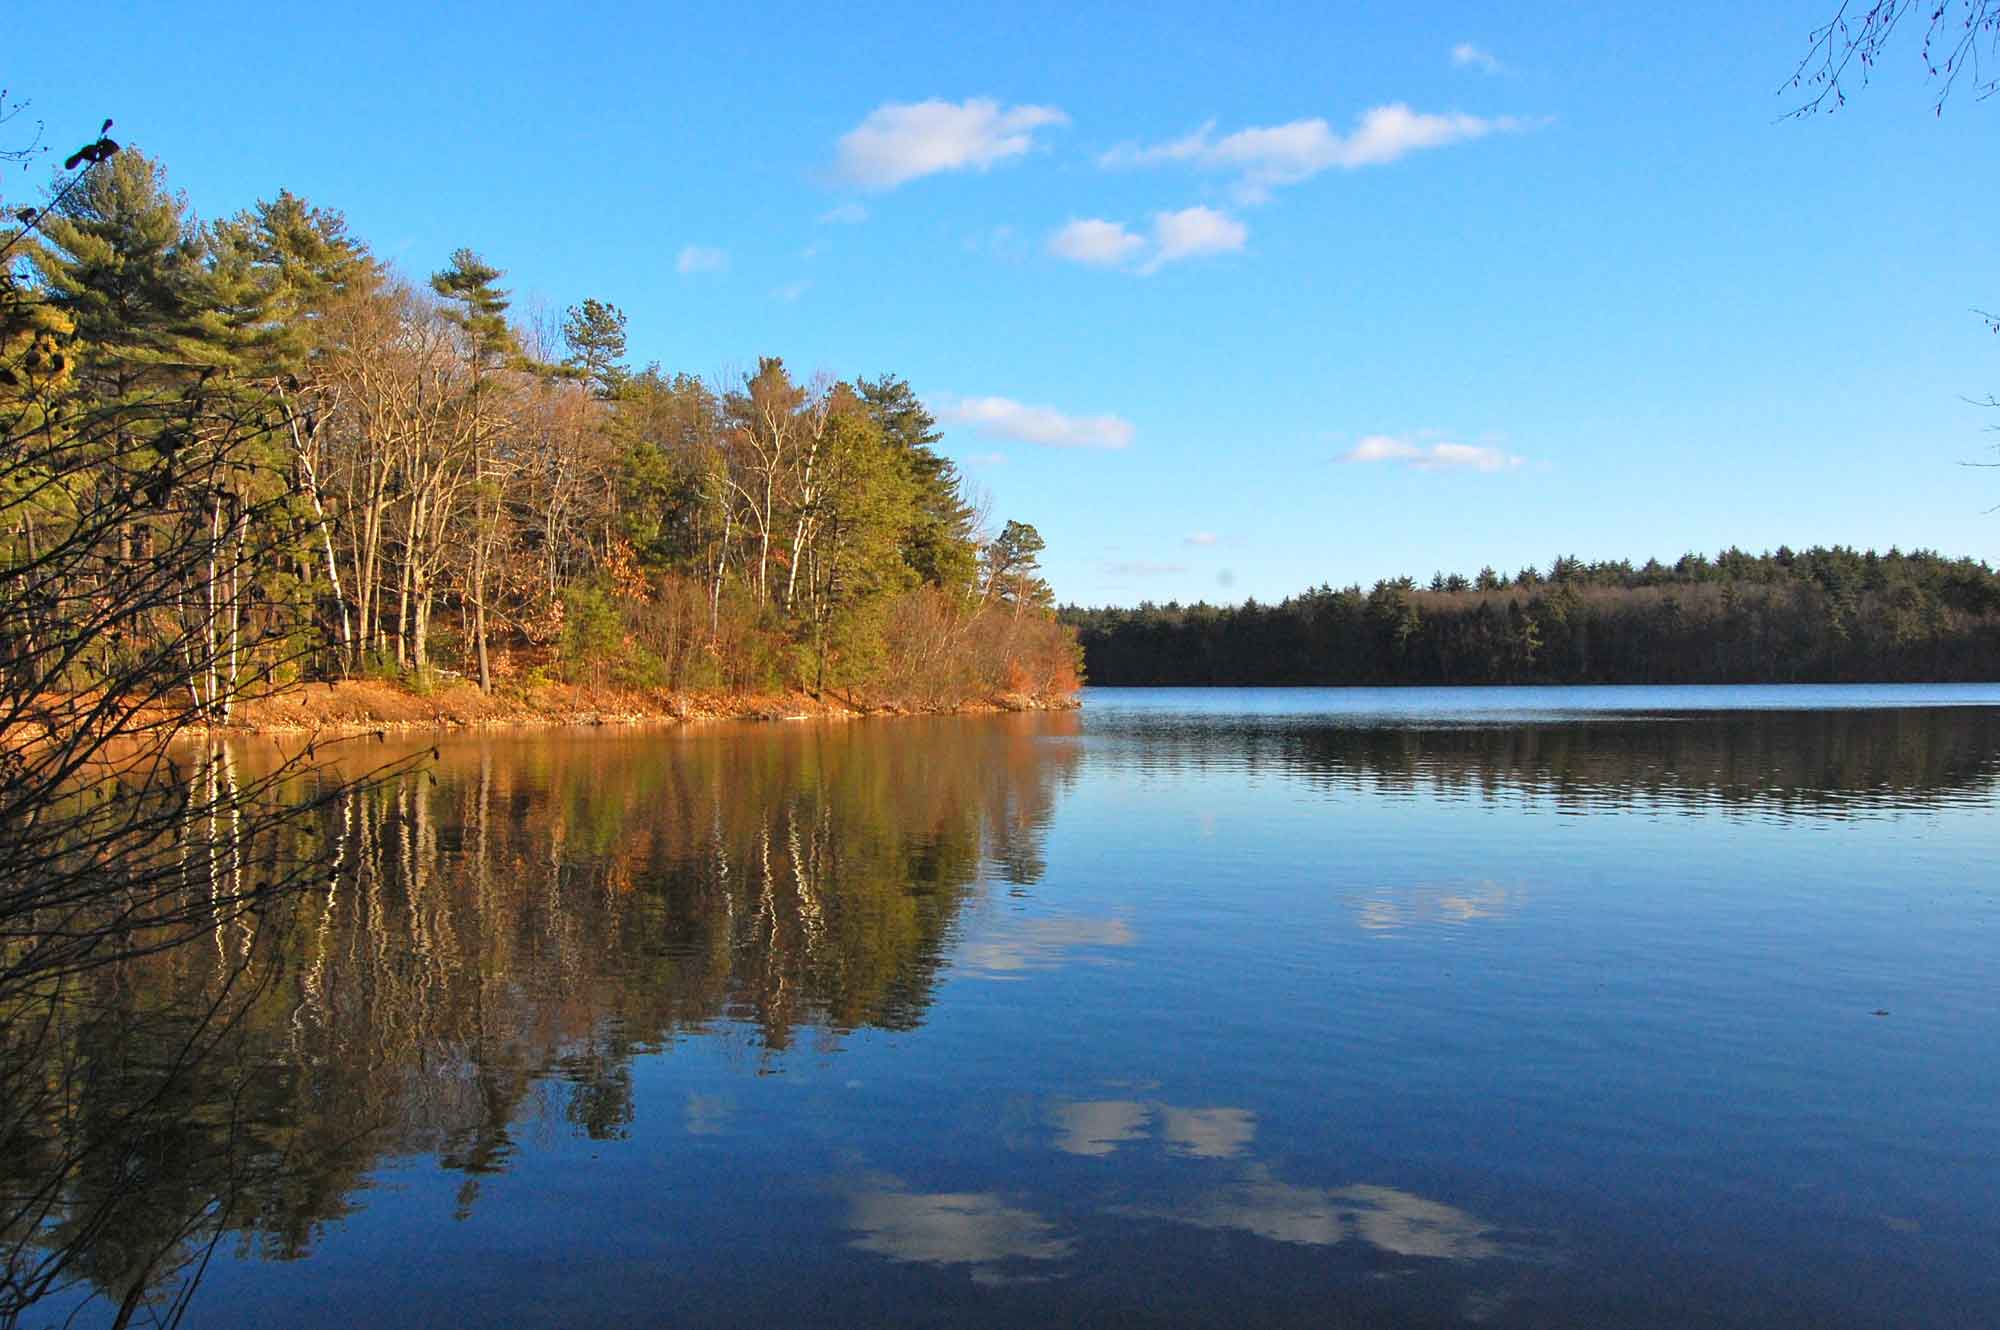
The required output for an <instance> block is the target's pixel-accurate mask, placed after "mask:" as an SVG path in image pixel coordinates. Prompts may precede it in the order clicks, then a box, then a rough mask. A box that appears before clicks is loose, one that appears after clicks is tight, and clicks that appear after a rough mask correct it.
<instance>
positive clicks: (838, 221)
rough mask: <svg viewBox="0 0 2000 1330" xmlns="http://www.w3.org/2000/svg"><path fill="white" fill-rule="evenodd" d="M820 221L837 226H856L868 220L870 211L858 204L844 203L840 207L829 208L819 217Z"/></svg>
mask: <svg viewBox="0 0 2000 1330" xmlns="http://www.w3.org/2000/svg"><path fill="white" fill-rule="evenodd" d="M819 219H820V220H821V221H822V222H829V223H832V224H833V225H835V226H856V225H859V224H860V223H862V222H865V221H867V220H868V209H866V208H864V207H862V206H861V205H860V204H858V203H843V204H841V205H840V206H839V207H835V208H828V209H827V210H826V211H825V212H823V213H821V214H820V215H819Z"/></svg>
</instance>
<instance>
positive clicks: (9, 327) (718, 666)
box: [0, 140, 1076, 717]
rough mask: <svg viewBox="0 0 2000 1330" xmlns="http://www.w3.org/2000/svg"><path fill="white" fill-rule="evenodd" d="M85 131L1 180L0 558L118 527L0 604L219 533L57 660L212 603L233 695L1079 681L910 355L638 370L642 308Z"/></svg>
mask: <svg viewBox="0 0 2000 1330" xmlns="http://www.w3.org/2000/svg"><path fill="white" fill-rule="evenodd" d="M106 142H107V143H108V140H107V141H106ZM113 149H115V145H113ZM72 165H73V166H74V167H75V168H77V169H74V170H72V171H71V172H70V173H69V174H68V175H66V176H60V177H58V182H57V185H56V186H55V187H53V188H52V189H51V191H50V197H49V198H48V199H47V201H45V202H44V203H43V204H42V206H40V207H34V208H9V209H8V210H7V211H6V213H5V214H4V215H0V246H4V247H5V250H4V257H3V258H0V285H4V294H5V299H4V300H0V311H4V326H0V433H4V439H0V442H4V445H5V446H4V449H0V515H4V523H0V566H4V567H5V568H8V569H11V570H15V571H17V572H19V571H22V570H33V569H36V568H37V567H39V566H41V565H42V564H43V563H44V562H45V561H44V554H45V552H46V551H47V550H48V549H50V548H52V547H62V546H63V545H64V543H65V542H69V543H70V544H73V543H74V541H75V539H76V537H77V534H78V533H79V532H85V533H88V535H89V538H90V541H91V544H92V548H91V550H90V552H89V557H85V558H77V559H72V560H70V561H69V562H68V563H67V564H66V565H65V566H64V575H63V577H62V579H60V584H57V582H56V581H53V580H51V579H49V578H45V577H44V578H39V579H38V578H36V577H34V576H30V575H28V574H27V573H26V572H24V573H23V575H22V576H21V577H16V578H13V579H12V581H11V585H13V586H14V587H16V588H18V589H20V590H21V594H20V595H19V596H16V597H12V598H11V599H10V600H9V602H8V603H7V604H6V605H5V606H0V610H4V613H5V614H6V616H7V617H8V620H9V621H8V622H6V623H5V624H0V632H4V634H5V635H6V637H8V638H9V639H11V640H15V641H26V640H30V639H32V638H33V637H35V636H37V635H40V636H43V637H47V636H49V635H50V634H51V632H52V631H53V629H52V625H51V623H50V622H49V621H48V620H49V619H50V616H55V617H57V618H61V617H62V616H69V617H71V618H75V617H77V616H87V615H89V614H90V613H92V612H93V607H94V606H97V605H100V604H101V603H102V602H103V601H104V600H105V598H106V597H107V596H109V595H112V594H113V593H114V592H115V589H116V587H117V586H118V584H119V579H120V578H121V577H125V576H129V570H130V569H131V568H132V567H134V566H138V565H142V564H146V563H148V562H149V561H150V562H155V563H157V562H158V561H160V560H162V559H163V558H164V559H166V560H167V561H168V562H169V563H171V562H173V550H174V549H178V548H185V546H186V541H185V540H183V539H181V536H182V535H184V534H185V533H183V532H181V531H180V529H179V528H181V527H192V528H198V529H199V530H200V532H201V533H202V534H203V539H204V541H205V542H206V545H208V546H213V547H215V548H217V549H219V550H221V551H223V552H224V553H225V554H226V555H227V556H228V557H227V558H224V559H221V560H216V561H210V560H205V559H204V560H203V561H200V562H199V565H198V566H194V567H190V568H188V569H186V570H185V575H182V574H180V573H177V574H176V578H177V581H176V584H175V586H174V587H173V589H172V594H171V595H169V596H168V597H167V598H166V603H165V604H163V605H162V606H161V607H160V608H159V612H158V613H157V614H156V615H153V616H152V618H151V619H149V620H148V622H147V623H135V624H129V625H125V627H126V628H128V629H130V630H131V631H128V632H125V633H122V634H120V635H117V636H110V635H107V636H104V637H102V638H100V639H98V640H95V641H93V642H92V643H91V645H90V648H89V649H88V650H86V651H82V652H79V653H77V654H76V655H75V657H74V658H73V659H70V660H67V661H66V662H65V663H64V668H63V671H62V677H61V679H60V680H59V681H58V682H60V683H61V684H62V685H64V686H65V687H67V688H70V689H73V690H89V689H91V688H93V687H94V686H97V685H98V684H100V683H101V682H103V681H105V680H111V679H116V678H118V677H119V675H120V661H121V658H122V657H124V656H129V655H131V654H133V653H142V652H145V651H147V650H148V649H150V648H152V647H155V646H157V645H158V643H160V642H163V641H176V640H180V638H182V637H185V636H187V635H190V634H192V635H193V636H194V637H197V638H199V639H200V640H201V642H202V644H203V650H202V651H201V652H200V653H198V655H199V660H198V661H196V662H195V665H198V668H195V667H191V668H190V670H189V672H188V677H187V679H186V680H185V682H186V686H187V691H188V694H189V698H190V700H191V701H192V703H193V704H194V705H195V706H196V707H197V708H198V709H200V710H202V711H203V712H204V713H205V714H219V715H221V716H224V717H226V716H227V714H228V710H229V706H230V703H231V700H232V699H233V698H234V697H235V696H237V695H238V692H239V691H240V688H241V686H242V685H243V684H244V683H245V681H247V680H251V679H265V680H275V681H277V682H283V681H285V680H288V679H292V678H297V677H301V676H304V677H320V678H340V677H347V676H352V675H356V674H370V675H378V676H391V677H396V678H400V679H402V680H404V681H406V682H409V683H411V684H413V685H415V686H418V687H425V686H429V685H430V684H431V683H433V682H435V681H436V680H437V679H438V678H440V677H441V676H452V675H460V676H464V677H465V678H468V679H472V680H476V681H477V683H478V685H479V686H480V687H481V688H483V689H487V690H491V689H493V688H495V687H496V686H498V685H499V684H501V683H504V682H507V681H509V680H510V679H511V680H513V681H515V682H521V681H527V682H532V681H534V680H535V679H536V678H538V677H549V678H559V679H562V680H566V681H569V682H573V683H585V684H593V685H615V686H623V687H628V688H635V689H644V688H663V689H676V690H679V689H713V690H733V691H757V690H768V689H782V688H787V687H803V688H809V689H812V690H814V691H819V690H825V689H856V688H859V689H861V690H863V693H864V695H866V694H868V693H871V692H872V693H874V694H876V695H878V696H886V697H889V698H891V699H894V700H903V701H908V702H911V703H935V704H949V703H951V702H953V701H957V700H961V699H963V698H965V697H968V696H974V695H982V694H992V693H996V692H1001V691H1021V692H1049V691H1058V690H1061V689H1063V688H1065V687H1067V686H1070V685H1071V684H1072V683H1073V681H1074V676H1075V665H1076V657H1075V647H1074V641H1073V638H1072V636H1071V634H1070V633H1069V631H1068V630H1067V629H1064V628H1062V627H1060V626H1058V625H1057V624H1056V622H1055V620H1054V618H1053V615H1052V612H1051V604H1050V596H1049V592H1048V588H1047V585H1046V583H1045V582H1044V581H1043V580H1042V578H1041V575H1040V569H1039V565H1038V561H1037V558H1036V555H1037V553H1038V552H1039V550H1040V548H1041V539H1040V537H1039V536H1038V535H1037V534H1036V533H1035V531H1034V529H1033V528H1032V527H1030V526H1027V525H1025V524H1022V523H1016V522H1008V523H1005V524H1004V525H1001V526H1000V528H999V530H998V531H997V532H995V531H991V530H988V529H986V527H985V524H984V520H983V515H982V514H980V513H978V512H976V511H975V509H974V506H973V505H972V504H971V503H970V502H969V501H968V499H967V497H966V494H965V491H964V486H963V485H962V484H961V480H960V477H959V476H958V474H957V472H956V471H955V469H954V467H953V465H952V463H951V462H950V461H949V460H948V459H946V458H945V457H943V456H942V455H940V454H939V453H938V452H937V450H936V449H937V444H938V441H939V434H938V431H937V429H936V423H935V421H934V420H933V419H932V417H931V415H930V414H929V413H928V412H927V411H926V410H925V408H924V406H923V403H922V402H921V401H920V400H919V399H918V397H917V396H916V394H915V393H914V392H913V391H912V389H911V388H910V386H909V385H908V384H907V383H905V382H903V381H902V380H900V379H897V378H895V377H893V376H886V375H885V376H883V377H880V378H877V379H873V380H870V379H860V378H857V379H854V380H852V381H845V382H841V381H835V380H834V379H832V378H830V377H828V376H820V377H817V378H813V379H810V380H806V381H802V380H800V379H799V378H798V377H797V376H795V375H794V374H793V373H792V372H791V371H790V370H789V369H788V368H787V366H786V365H785V364H784V363H783V362H782V361H781V360H779V359H777V358H774V357H769V358H763V359H760V360H759V361H758V362H757V365H756V368H755V370H754V371H751V372H748V373H745V374H742V375H740V376H737V377H736V378H734V379H732V380H730V381H727V382H719V383H718V382H711V381H706V380H703V379H699V378H696V377H693V376H690V375H687V374H680V373H672V372H668V371H666V370H663V369H661V368H660V367H659V366H657V365H649V366H646V367H644V368H636V369H635V368H633V367H632V366H630V365H629V364H628V363H627V360H626V319H625V315H624V314H623V313H622V312H621V311H620V310H619V309H618V308H617V307H616V306H614V305H612V304H610V303H608V302H607V301H603V300H598V299H588V300H584V301H582V302H581V303H580V304H578V305H576V306H574V307H572V308H570V309H569V310H567V311H566V312H565V313H564V314H563V315H561V316H560V317H552V318H547V319H542V320H539V321H538V320H535V319H529V320H522V319H520V318H519V317H518V316H517V313H516V311H515V310H514V308H513V306H512V304H511V301H510V296H509V292H508V291H507V290H506V289H505V287H504V286H503V273H502V272H501V270H500V269H499V268H498V267H496V266H494V265H493V264H491V263H489V262H488V261H487V260H486V259H485V258H483V257H482V256H481V255H480V254H479V253H477V252H475V251H474V250H472V249H460V250H458V251H456V252H455V253H454V254H452V255H451V257H450V260H449V262H448V263H447V264H446V265H445V266H444V267H443V268H442V269H440V270H439V271H437V272H436V273H433V274H431V275H430V276H429V277H428V278H427V279H423V280H416V281H412V280H407V279H405V278H403V277H401V276H399V275H398V274H397V273H396V272H395V271H394V270H392V269H391V268H390V267H389V266H388V265H387V264H385V263H384V262H383V261H381V260H380V259H379V258H377V257H376V256H375V255H374V254H373V253H372V252H371V251H370V249H369V248H368V246H367V245H366V244H365V243H363V242H362V241H361V240H360V239H358V238H357V237H355V236H354V235H352V234H351V233H350V232H349V231H348V228H347V226H346V223H345V222H344V220H343V218H342V217H341V215H340V214H339V213H338V212H335V211H332V210H330V209H327V208H324V207H319V206H315V205H313V204H311V203H308V202H307V201H305V200H304V199H301V198H299V197H297V196H296V195H293V194H291V193H285V192H281V193H279V194H277V195H276V196H275V197H274V198H271V199H269V200H266V201H264V202H260V203H258V204H256V205H255V206H253V207H251V208H249V209H247V210H245V211H243V212H240V213H237V214H234V215H229V216H224V217H221V218H218V219H215V220H211V221H201V220H198V219H197V218H196V216H195V214H194V213H193V211H192V210H191V208H190V206H189V204H188V202H187V200H186V199H185V198H184V197H183V196H182V195H180V194H178V193H176V192H174V191H173V190H172V189H170V188H169V185H168V181H167V178H166V175H165V172H164V171H163V169H162V168H161V166H160V165H159V164H158V163H157V162H155V161H152V160H150V159H148V158H147V157H146V156H145V155H144V154H142V153H140V152H137V151H134V150H132V149H131V148H129V147H127V148H124V149H123V150H108V151H106V152H105V153H104V154H103V159H102V160H99V159H98V158H95V157H92V158H88V159H78V160H76V161H74V162H73V163H72ZM196 396H198V397H199V400H200V402H201V408H202V409H201V412H200V413H199V414H197V413H194V412H191V411H188V410H184V409H182V407H183V404H185V403H187V402H189V401H191V400H194V398H195V397H196ZM112 419H115V421H116V426H115V428H114V429H110V430H102V431H100V433H102V434H103V435H104V437H102V438H101V439H97V440H95V441H93V443H92V448H91V452H90V454H89V456H88V457H83V455H82V454H79V453H78V452H77V451H76V449H74V448H70V449H69V450H68V451H67V452H64V453H63V462H64V466H63V468H62V469H61V470H60V471H59V472H58V471H54V470H51V469H50V468H49V467H47V466H44V465H43V464H42V463H41V462H40V461H39V460H38V459H41V458H45V457H47V456H49V455H50V454H51V453H52V451H61V449H62V446H63V444H64V441H65V440H66V439H67V438H68V437H69V434H70V432H71V431H72V430H73V429H74V428H75V426H76V424H77V423H78V422H89V421H105V420H112ZM225 419H226V420H227V422H228V424H229V430H228V433H229V437H230V439H231V447H232V450H233V451H232V453H231V455H230V457H229V459H228V462H227V465H222V464H219V463H218V462H217V461H216V460H215V457H214V453H215V451H216V450H215V447H214V443H215V438H216V437H217V434H216V430H215V428H214V427H213V426H214V422H216V421H219V420H225ZM80 461H81V462H82V463H83V464H79V463H80ZM161 515H170V516H171V519H172V524H170V523H169V521H168V520H167V517H165V516H161ZM174 542H178V544H175V543H174ZM211 566H213V569H214V575H213V576H212V577H211V576H209V572H210V569H211ZM31 584H32V586H33V593H32V594H30V591H29V587H30V585H31ZM191 660H192V658H191Z"/></svg>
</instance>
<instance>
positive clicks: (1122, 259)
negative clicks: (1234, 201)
mask: <svg viewBox="0 0 2000 1330" xmlns="http://www.w3.org/2000/svg"><path fill="white" fill-rule="evenodd" d="M1249 238H1250V228H1249V227H1247V226H1245V225H1244V224H1243V223H1241V222H1239V221H1237V220H1236V219H1235V218H1234V217H1231V216H1229V215H1228V214H1227V213H1221V212H1217V211H1216V210H1215V209H1213V208H1183V209H1181V210H1180V211H1179V212H1159V213H1154V214H1153V234H1152V238H1151V239H1150V240H1148V239H1147V238H1146V237H1143V236H1141V235H1140V234H1139V233H1138V232H1136V231H1133V230H1132V229H1131V228H1130V227H1128V226H1126V225H1125V224H1124V223H1123V222H1109V221H1105V220H1103V219H1102V218H1097V217H1088V218H1083V219H1081V220H1077V221H1072V222H1070V223H1069V224H1068V225H1066V226H1064V227H1062V228H1061V229H1060V230H1058V231H1056V232H1055V233H1053V234H1052V235H1050V236H1049V252H1050V253H1051V254H1054V255H1056V256H1057V257H1058V258H1064V259H1068V260H1070V261H1071V262H1072V263H1091V264H1096V265H1098V266H1100V267H1122V266H1124V265H1125V263H1126V262H1127V261H1128V260H1131V259H1134V258H1137V257H1138V256H1139V255H1140V253H1142V252H1146V251H1148V250H1150V252H1148V253H1147V255H1146V260H1145V262H1143V263H1141V264H1140V265H1139V266H1138V268H1137V269H1136V270H1135V271H1137V272H1139V273H1141V274H1151V273H1156V272H1158V271H1159V270H1160V269H1161V268H1163V267H1165V266H1166V265H1167V264H1169V263H1179V262H1180V261H1181V260H1183V259H1192V258H1199V257H1201V256H1203V255H1206V254H1226V253H1233V252H1235V251H1237V250H1240V249H1242V248H1243V244H1244V242H1245V241H1246V240H1248V239H1249Z"/></svg>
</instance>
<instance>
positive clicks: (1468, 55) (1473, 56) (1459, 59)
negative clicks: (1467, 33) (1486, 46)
mask: <svg viewBox="0 0 2000 1330" xmlns="http://www.w3.org/2000/svg"><path fill="white" fill-rule="evenodd" d="M1451 63H1452V64H1453V65H1455V66H1457V67H1458V68H1460V69H1476V70H1478V71H1480V72H1481V73H1482V74H1498V73H1501V72H1502V71H1503V70H1505V69H1506V66H1505V65H1503V64H1501V63H1500V61H1499V60H1498V59H1497V58H1496V57H1495V56H1494V54H1493V53H1492V52H1491V51H1486V50H1481V49H1480V48H1479V47H1477V46H1474V45H1473V44H1472V43H1471V42H1460V43H1459V44H1458V45H1456V46H1454V47H1452V48H1451Z"/></svg>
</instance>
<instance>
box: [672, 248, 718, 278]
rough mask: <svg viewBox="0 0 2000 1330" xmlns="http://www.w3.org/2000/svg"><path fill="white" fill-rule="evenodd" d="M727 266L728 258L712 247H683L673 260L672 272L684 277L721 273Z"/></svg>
mask: <svg viewBox="0 0 2000 1330" xmlns="http://www.w3.org/2000/svg"><path fill="white" fill-rule="evenodd" d="M728 266H729V256H728V255H727V254H725V253H723V252H722V251H721V250H719V249H717V248H715V247H714V246H713V245H683V246H682V247H681V253H680V257H679V258H677V259H675V260H674V271H675V272H678V273H679V274H680V275H681V276H683V277H686V276H688V275H689V274H691V273H698V272H721V271H722V270H723V269H725V268H727V267H728Z"/></svg>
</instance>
